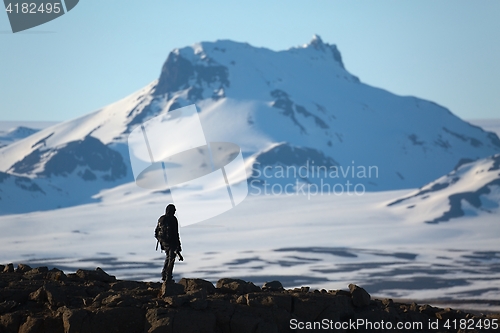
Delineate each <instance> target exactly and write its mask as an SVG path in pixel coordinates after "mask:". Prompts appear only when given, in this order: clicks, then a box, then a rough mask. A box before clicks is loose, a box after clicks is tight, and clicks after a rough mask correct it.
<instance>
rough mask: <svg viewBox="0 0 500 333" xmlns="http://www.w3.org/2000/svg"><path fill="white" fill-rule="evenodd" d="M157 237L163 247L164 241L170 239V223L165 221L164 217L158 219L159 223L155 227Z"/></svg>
mask: <svg viewBox="0 0 500 333" xmlns="http://www.w3.org/2000/svg"><path fill="white" fill-rule="evenodd" d="M155 237H156V239H157V240H158V241H159V242H160V244H161V245H162V249H163V243H165V242H166V241H167V239H168V224H167V223H165V222H164V217H161V218H160V219H159V220H158V224H157V225H156V229H155Z"/></svg>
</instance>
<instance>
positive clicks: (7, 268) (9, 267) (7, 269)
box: [3, 264, 14, 273]
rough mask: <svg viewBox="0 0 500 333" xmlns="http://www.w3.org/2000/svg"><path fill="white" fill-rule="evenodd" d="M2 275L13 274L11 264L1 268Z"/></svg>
mask: <svg viewBox="0 0 500 333" xmlns="http://www.w3.org/2000/svg"><path fill="white" fill-rule="evenodd" d="M3 272H4V273H13V272H14V265H13V264H7V265H6V266H4V268H3Z"/></svg>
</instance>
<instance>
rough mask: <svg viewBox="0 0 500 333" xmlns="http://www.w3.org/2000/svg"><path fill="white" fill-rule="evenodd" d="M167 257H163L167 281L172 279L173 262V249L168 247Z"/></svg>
mask: <svg viewBox="0 0 500 333" xmlns="http://www.w3.org/2000/svg"><path fill="white" fill-rule="evenodd" d="M166 252H167V257H166V258H165V265H164V268H163V269H164V271H165V275H166V278H167V281H170V280H172V276H173V271H174V263H175V250H173V249H171V248H169V249H168V250H167V251H166Z"/></svg>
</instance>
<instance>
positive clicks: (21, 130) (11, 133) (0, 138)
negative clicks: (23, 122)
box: [0, 126, 39, 148]
mask: <svg viewBox="0 0 500 333" xmlns="http://www.w3.org/2000/svg"><path fill="white" fill-rule="evenodd" d="M38 131H39V130H38V129H34V128H29V127H25V126H18V127H14V128H11V129H9V130H7V131H0V148H2V147H5V146H7V145H9V144H11V143H13V142H16V141H18V140H21V139H24V138H26V137H28V136H30V135H32V134H33V133H36V132H38Z"/></svg>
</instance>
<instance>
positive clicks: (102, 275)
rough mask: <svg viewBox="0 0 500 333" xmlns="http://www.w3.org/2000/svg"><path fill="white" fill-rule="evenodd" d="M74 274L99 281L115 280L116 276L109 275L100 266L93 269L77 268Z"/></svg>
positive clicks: (88, 279)
mask: <svg viewBox="0 0 500 333" xmlns="http://www.w3.org/2000/svg"><path fill="white" fill-rule="evenodd" d="M76 275H77V276H78V277H79V278H81V279H84V280H87V281H101V282H115V281H116V277H114V276H113V275H109V274H108V273H106V272H105V271H103V270H102V269H101V268H100V267H97V268H96V269H95V271H90V270H84V269H79V270H77V271H76Z"/></svg>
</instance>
